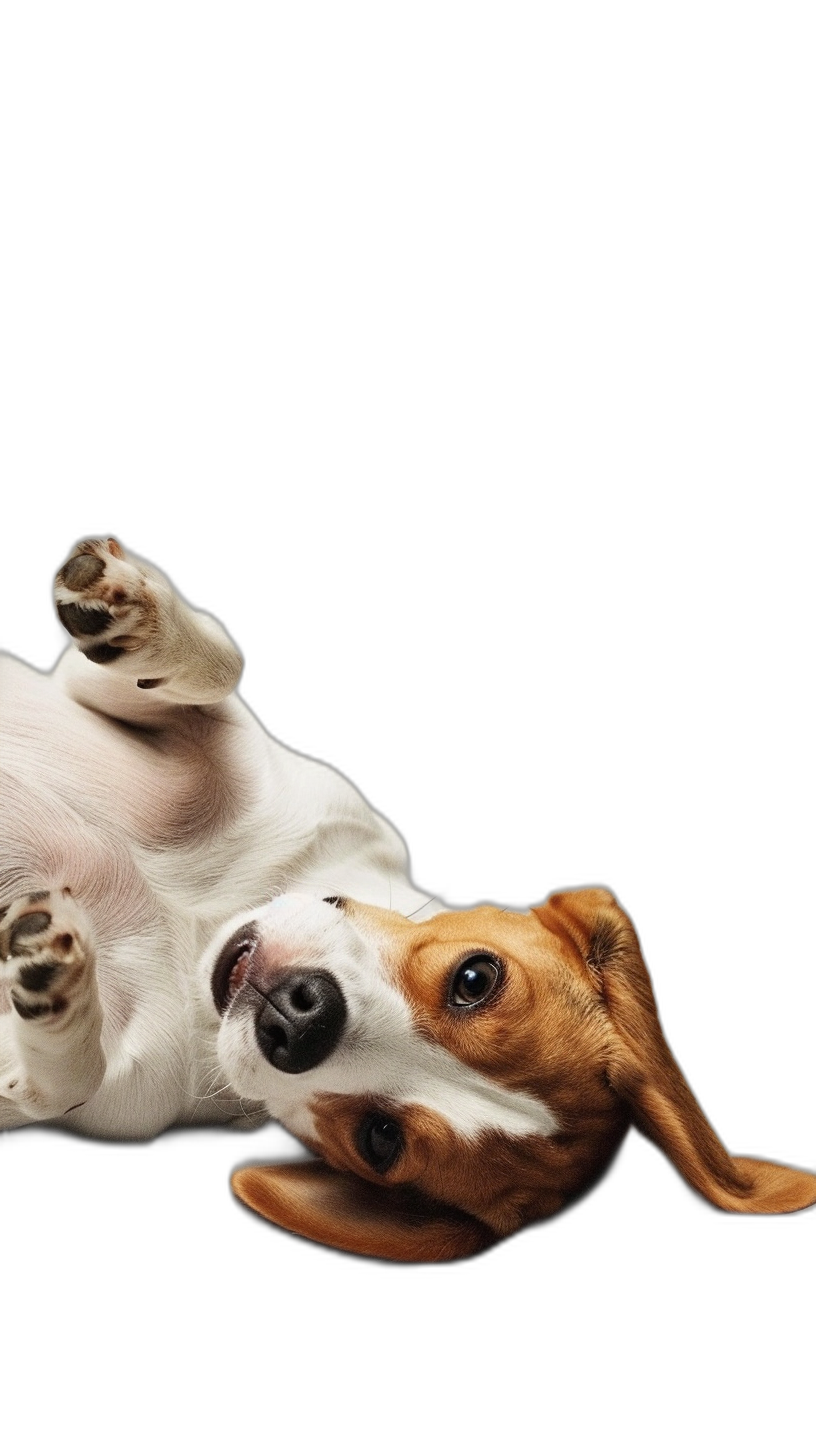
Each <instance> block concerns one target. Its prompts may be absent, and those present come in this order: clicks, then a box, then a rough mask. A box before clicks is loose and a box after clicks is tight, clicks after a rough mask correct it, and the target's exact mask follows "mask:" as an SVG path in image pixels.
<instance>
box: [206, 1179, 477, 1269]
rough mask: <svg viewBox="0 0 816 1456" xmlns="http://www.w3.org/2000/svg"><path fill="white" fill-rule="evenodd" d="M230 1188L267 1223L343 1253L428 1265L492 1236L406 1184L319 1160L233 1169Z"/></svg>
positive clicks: (474, 1221) (458, 1255) (471, 1249)
mask: <svg viewBox="0 0 816 1456" xmlns="http://www.w3.org/2000/svg"><path fill="white" fill-rule="evenodd" d="M232 1188H233V1191H234V1192H235V1193H236V1194H237V1196H238V1197H239V1198H240V1199H241V1201H242V1202H243V1203H246V1204H248V1205H249V1207H250V1208H252V1209H254V1210H255V1212H256V1213H260V1214H261V1215H262V1217H263V1218H268V1219H269V1220H270V1222H271V1223H275V1224H279V1225H280V1227H281V1228H285V1229H289V1231H290V1232H291V1233H294V1234H301V1235H302V1236H303V1237H304V1238H307V1239H314V1240H316V1241H317V1243H319V1244H329V1245H330V1246H331V1247H332V1248H334V1249H345V1250H346V1252H347V1253H350V1254H369V1255H373V1257H375V1258H378V1259H398V1260H402V1261H403V1262H406V1263H432V1262H437V1261H440V1260H443V1259H462V1258H465V1257H466V1256H467V1255H469V1254H476V1253H478V1252H479V1250H480V1249H484V1248H487V1246H488V1245H489V1244H492V1243H494V1242H495V1241H496V1238H497V1237H498V1236H497V1234H496V1233H495V1232H494V1231H493V1230H492V1229H489V1228H487V1227H486V1225H484V1224H482V1223H480V1222H479V1221H478V1220H477V1219H475V1218H472V1217H471V1216H470V1215H469V1214H466V1213H460V1212H458V1211H457V1210H456V1209H454V1208H447V1207H446V1206H444V1205H443V1204H437V1203H432V1202H431V1201H430V1200H429V1199H427V1198H425V1197H424V1196H423V1195H422V1194H419V1193H416V1192H414V1191H413V1190H410V1189H407V1188H398V1187H397V1188H395V1187H379V1186H377V1185H376V1184H373V1183H367V1182H366V1181H365V1179H363V1178H358V1177H356V1176H355V1174H353V1173H338V1172H336V1171H335V1169H334V1168H330V1167H328V1165H327V1164H326V1163H323V1162H319V1161H315V1162H305V1163H282V1164H277V1165H275V1166H273V1167H266V1168H239V1169H238V1170H237V1171H236V1172H235V1173H233V1175H232Z"/></svg>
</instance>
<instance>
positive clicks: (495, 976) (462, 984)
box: [448, 955, 501, 1006]
mask: <svg viewBox="0 0 816 1456" xmlns="http://www.w3.org/2000/svg"><path fill="white" fill-rule="evenodd" d="M500 977H501V966H500V964H499V962H498V961H494V959H493V957H492V956H486V955H475V956H471V957H470V959H469V960H466V961H465V962H464V964H463V965H461V966H460V967H459V969H458V971H457V972H456V973H455V975H454V977H453V980H452V981H451V987H450V993H449V995H448V1005H449V1006H479V1005H480V1004H481V1003H482V1001H486V1000H487V998H488V996H490V995H491V994H492V992H493V991H495V989H496V987H497V986H498V984H499V980H500Z"/></svg>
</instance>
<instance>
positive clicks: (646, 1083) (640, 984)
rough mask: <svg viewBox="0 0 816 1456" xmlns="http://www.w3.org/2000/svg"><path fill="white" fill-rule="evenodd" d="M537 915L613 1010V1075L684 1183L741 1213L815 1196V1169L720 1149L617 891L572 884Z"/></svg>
mask: <svg viewBox="0 0 816 1456" xmlns="http://www.w3.org/2000/svg"><path fill="white" fill-rule="evenodd" d="M534 913H535V914H536V915H537V916H538V917H539V919H540V920H541V921H542V923H543V924H544V925H545V926H546V927H547V928H548V929H549V930H552V931H554V932H555V933H556V934H557V935H560V936H561V937H562V939H566V940H568V941H570V942H571V943H572V945H573V947H574V948H575V949H577V951H578V952H579V954H580V956H581V959H582V961H583V964H584V968H585V971H586V974H587V976H588V978H589V979H590V980H591V982H592V983H593V984H594V985H595V987H596V989H597V991H598V993H599V995H600V996H601V998H602V1002H603V1005H604V1008H605V1010H606V1015H607V1020H608V1026H609V1061H608V1067H607V1076H608V1078H609V1082H610V1084H611V1086H612V1087H613V1089H614V1090H615V1091H616V1092H617V1094H618V1096H619V1097H621V1098H622V1099H623V1101H624V1102H626V1103H628V1105H629V1108H630V1110H631V1114H632V1119H633V1121H634V1123H635V1125H636V1126H637V1127H639V1128H640V1130H641V1131H642V1132H644V1133H646V1135H647V1137H650V1138H652V1140H653V1141H654V1142H656V1143H657V1144H658V1146H659V1147H661V1148H662V1149H663V1151H664V1152H665V1153H666V1154H667V1155H668V1157H669V1158H671V1161H672V1162H673V1163H674V1164H675V1166H676V1167H677V1168H678V1169H679V1171H680V1172H681V1173H682V1175H683V1177H684V1178H685V1179H686V1180H687V1182H689V1183H690V1184H691V1185H692V1187H693V1188H696V1189H697V1190H698V1192H699V1193H702V1194H703V1195H704V1197H706V1198H708V1199H709V1200H710V1201H711V1202H712V1203H715V1204H717V1206H718V1207H719V1208H726V1209H731V1210H734V1211H738V1212H743V1213H790V1212H792V1211H793V1210H794V1209H797V1208H807V1207H808V1205H809V1204H812V1203H816V1176H814V1175H813V1174H812V1173H806V1172H802V1171H800V1170H799V1169H796V1168H788V1167H784V1166H782V1165H781V1164H779V1163H766V1162H761V1161H759V1160H758V1159H755V1158H732V1157H731V1156H730V1154H729V1153H728V1152H727V1151H726V1149H725V1148H724V1147H723V1145H722V1143H721V1142H720V1140H719V1138H718V1137H717V1135H716V1133H715V1132H714V1130H713V1128H712V1127H711V1126H710V1125H709V1123H708V1122H707V1121H706V1119H705V1117H704V1116H703V1113H702V1111H701V1109H700V1108H699V1107H698V1105H697V1102H696V1101H695V1098H694V1094H693V1093H692V1091H691V1089H690V1087H689V1086H688V1084H687V1082H686V1080H685V1078H684V1076H683V1074H682V1072H681V1071H680V1068H679V1067H678V1065H677V1063H676V1061H675V1060H674V1057H673V1056H672V1054H671V1051H670V1050H669V1047H668V1045H667V1043H666V1040H665V1038H664V1036H663V1031H662V1028H661V1026H660V1021H659V1019H658V1015H657V1007H656V1005H655V1000H654V995H653V994H652V986H651V982H650V980H649V973H648V971H647V969H646V966H645V965H644V962H643V957H642V955H641V951H640V945H639V944H638V938H637V935H636V933H635V929H634V926H633V925H632V922H631V921H630V920H629V918H628V916H627V915H625V914H624V912H623V910H622V909H621V908H620V906H619V905H618V903H617V901H616V900H615V898H614V896H613V895H611V894H610V892H609V891H608V890H600V889H597V890H596V889H589V890H570V891H565V892H563V893H561V894H557V895H552V896H551V897H550V899H549V900H548V901H547V902H546V904H544V905H540V906H537V907H536V908H535V912H534Z"/></svg>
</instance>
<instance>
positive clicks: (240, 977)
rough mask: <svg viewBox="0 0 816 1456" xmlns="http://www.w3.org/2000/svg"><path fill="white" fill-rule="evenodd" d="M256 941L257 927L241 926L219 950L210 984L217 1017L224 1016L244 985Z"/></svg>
mask: <svg viewBox="0 0 816 1456" xmlns="http://www.w3.org/2000/svg"><path fill="white" fill-rule="evenodd" d="M257 940H258V936H257V927H256V926H255V925H254V924H251V925H242V926H241V927H240V928H239V929H238V930H236V931H235V932H234V933H233V934H232V935H231V936H230V938H229V940H228V941H227V943H226V945H225V946H224V947H223V949H222V950H221V952H220V954H219V956H218V959H217V961H216V963H215V969H214V970H213V973H212V980H211V983H210V984H211V987H212V994H213V1000H214V1002H215V1004H216V1006H217V1008H218V1014H219V1016H224V1015H225V1014H226V1012H227V1010H228V1009H229V1007H230V1006H231V1005H232V1002H233V1001H234V1000H235V997H236V996H237V994H238V992H239V991H240V989H241V987H242V985H243V984H244V981H245V980H246V975H247V971H248V970H249V967H250V964H251V962H252V955H253V952H254V950H255V947H256V945H257Z"/></svg>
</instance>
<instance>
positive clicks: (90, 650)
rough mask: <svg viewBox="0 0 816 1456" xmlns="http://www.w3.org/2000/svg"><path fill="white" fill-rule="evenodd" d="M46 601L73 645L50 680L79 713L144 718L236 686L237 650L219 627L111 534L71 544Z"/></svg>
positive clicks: (217, 698) (212, 700)
mask: <svg viewBox="0 0 816 1456" xmlns="http://www.w3.org/2000/svg"><path fill="white" fill-rule="evenodd" d="M54 596H55V599H56V605H57V612H58V614H59V618H60V621H61V622H62V624H63V626H64V627H65V628H66V629H67V631H68V632H70V634H71V636H72V637H73V638H74V642H75V645H76V648H77V651H75V652H68V653H66V655H65V657H64V658H63V659H62V661H61V662H60V664H59V667H58V669H57V676H58V679H60V680H61V681H62V684H63V686H64V687H65V689H66V691H67V692H68V694H69V696H71V697H72V698H74V699H75V700H76V701H77V702H79V703H82V705H83V706H85V707H90V708H95V709H97V710H99V711H101V712H104V713H108V714H110V715H111V716H113V717H119V718H124V719H126V720H130V721H136V722H144V721H146V720H149V719H150V718H151V717H161V715H162V712H163V711H166V709H167V708H170V707H179V706H185V707H186V706H198V707H206V706H212V705H214V704H216V703H219V702H221V701H223V699H224V698H226V697H228V696H229V694H230V693H231V692H232V691H233V689H234V688H235V686H236V684H237V682H238V678H239V677H240V674H241V667H242V661H241V654H240V653H239V651H238V649H237V647H236V646H235V644H234V643H233V642H232V641H231V640H230V638H229V637H228V636H227V634H226V632H225V631H224V629H223V627H221V626H220V625H219V623H218V622H216V621H215V620H214V619H213V618H212V617H209V616H207V615H206V613H204V612H196V611H193V609H192V608H191V607H188V606H187V604H186V602H183V601H182V600H181V598H180V597H179V595H178V594H177V592H175V591H174V589H173V587H172V586H171V585H170V583H169V582H168V581H167V580H166V578H165V577H163V576H162V575H161V573H160V572H158V571H157V570H156V568H155V567H153V566H150V565H148V563H147V562H145V561H140V560H139V559H138V557H135V556H131V555H129V554H127V555H126V554H125V552H124V551H123V550H122V547H121V546H120V545H119V542H118V541H116V540H114V539H113V538H112V537H108V538H105V539H101V538H100V539H94V540H88V541H82V542H80V544H79V545H78V546H77V547H76V548H75V550H74V552H73V553H72V555H71V556H70V557H69V558H68V560H67V561H66V562H65V565H64V566H63V567H62V568H61V569H60V571H59V572H58V573H57V577H56V581H55V583H54Z"/></svg>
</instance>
